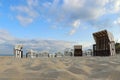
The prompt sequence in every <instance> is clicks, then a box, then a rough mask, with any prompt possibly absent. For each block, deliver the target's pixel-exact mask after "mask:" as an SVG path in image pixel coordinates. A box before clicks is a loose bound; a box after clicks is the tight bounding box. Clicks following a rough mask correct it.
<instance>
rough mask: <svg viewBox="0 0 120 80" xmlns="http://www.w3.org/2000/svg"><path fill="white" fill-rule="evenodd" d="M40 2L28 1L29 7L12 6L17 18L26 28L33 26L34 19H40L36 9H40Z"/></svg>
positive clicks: (36, 0)
mask: <svg viewBox="0 0 120 80" xmlns="http://www.w3.org/2000/svg"><path fill="white" fill-rule="evenodd" d="M37 2H38V0H27V5H25V6H24V5H19V6H11V10H13V11H16V13H17V15H16V18H17V19H18V20H19V21H20V23H21V24H22V25H24V26H27V25H28V24H31V23H32V22H33V21H34V19H36V18H37V17H39V13H38V11H36V9H35V7H38V6H37V5H38V3H37Z"/></svg>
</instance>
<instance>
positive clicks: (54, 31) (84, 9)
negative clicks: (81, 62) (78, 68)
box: [0, 0, 120, 47]
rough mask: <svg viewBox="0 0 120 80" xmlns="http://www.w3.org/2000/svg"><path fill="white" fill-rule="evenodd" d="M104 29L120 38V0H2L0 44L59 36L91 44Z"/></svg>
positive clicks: (86, 44) (59, 37) (59, 39)
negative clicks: (95, 34)
mask: <svg viewBox="0 0 120 80" xmlns="http://www.w3.org/2000/svg"><path fill="white" fill-rule="evenodd" d="M104 29H107V30H108V31H110V32H111V33H113V35H114V39H115V41H118V42H119V41H120V0H7V1H6V0H0V34H1V35H0V38H1V39H0V44H3V43H5V42H6V40H7V41H8V40H10V41H12V40H15V39H17V40H23V39H24V40H56V41H57V40H58V41H68V42H76V43H77V44H82V45H83V47H87V46H90V45H92V44H93V43H95V41H94V39H93V36H92V34H93V33H94V32H97V31H100V30H104ZM3 38H4V39H3ZM63 45H64V44H63Z"/></svg>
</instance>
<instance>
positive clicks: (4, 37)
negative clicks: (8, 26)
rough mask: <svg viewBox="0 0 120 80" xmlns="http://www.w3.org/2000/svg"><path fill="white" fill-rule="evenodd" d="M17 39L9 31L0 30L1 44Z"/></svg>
mask: <svg viewBox="0 0 120 80" xmlns="http://www.w3.org/2000/svg"><path fill="white" fill-rule="evenodd" d="M14 39H15V37H13V36H11V35H10V34H9V33H8V31H6V30H3V29H2V30H0V43H3V42H6V41H11V40H14Z"/></svg>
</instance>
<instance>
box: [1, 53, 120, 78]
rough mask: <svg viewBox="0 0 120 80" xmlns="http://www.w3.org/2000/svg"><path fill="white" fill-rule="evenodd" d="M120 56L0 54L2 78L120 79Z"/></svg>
mask: <svg viewBox="0 0 120 80" xmlns="http://www.w3.org/2000/svg"><path fill="white" fill-rule="evenodd" d="M119 79H120V55H118V56H111V57H62V58H35V59H26V58H23V59H17V58H14V57H8V56H6V57H2V56H1V57H0V80H119Z"/></svg>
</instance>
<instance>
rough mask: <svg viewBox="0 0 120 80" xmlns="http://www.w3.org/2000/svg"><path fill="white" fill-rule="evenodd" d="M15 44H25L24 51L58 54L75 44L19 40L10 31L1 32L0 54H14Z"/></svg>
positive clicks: (57, 41) (59, 41) (56, 41)
mask: <svg viewBox="0 0 120 80" xmlns="http://www.w3.org/2000/svg"><path fill="white" fill-rule="evenodd" d="M15 44H23V45H24V51H26V50H28V49H34V50H37V51H50V52H56V51H63V50H64V49H65V48H68V47H71V46H72V45H73V42H68V41H61V40H40V39H32V40H31V39H28V40H27V39H18V38H15V37H13V36H12V35H11V34H10V33H9V32H8V31H6V30H0V54H3V53H7V54H12V53H13V47H14V45H15ZM24 53H25V52H24Z"/></svg>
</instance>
